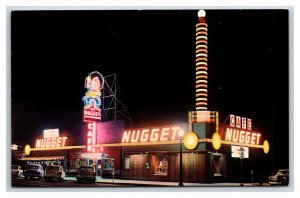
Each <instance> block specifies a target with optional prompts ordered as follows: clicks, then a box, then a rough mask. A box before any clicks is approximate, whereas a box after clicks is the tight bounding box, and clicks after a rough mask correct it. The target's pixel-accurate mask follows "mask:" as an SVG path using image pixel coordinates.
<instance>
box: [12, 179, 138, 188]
mask: <svg viewBox="0 0 300 198" xmlns="http://www.w3.org/2000/svg"><path fill="white" fill-rule="evenodd" d="M11 184H12V187H75V188H76V187H102V186H103V187H108V186H118V187H120V186H126V187H129V186H134V185H132V184H113V183H99V182H96V183H92V182H80V183H77V181H74V180H64V181H47V182H46V181H45V180H43V179H42V180H41V179H24V178H12V179H11Z"/></svg>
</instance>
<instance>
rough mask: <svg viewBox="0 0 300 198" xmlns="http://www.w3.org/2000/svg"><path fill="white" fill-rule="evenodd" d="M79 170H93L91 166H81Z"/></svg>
mask: <svg viewBox="0 0 300 198" xmlns="http://www.w3.org/2000/svg"><path fill="white" fill-rule="evenodd" d="M80 170H81V171H94V168H93V167H81V168H80Z"/></svg>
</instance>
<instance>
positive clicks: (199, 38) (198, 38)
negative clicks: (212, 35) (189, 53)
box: [196, 36, 207, 40]
mask: <svg viewBox="0 0 300 198" xmlns="http://www.w3.org/2000/svg"><path fill="white" fill-rule="evenodd" d="M201 39H205V40H207V36H197V37H196V40H201Z"/></svg>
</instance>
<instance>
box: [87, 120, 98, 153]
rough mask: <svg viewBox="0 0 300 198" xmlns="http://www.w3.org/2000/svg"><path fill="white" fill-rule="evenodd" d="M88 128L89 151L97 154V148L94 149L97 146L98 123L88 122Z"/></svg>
mask: <svg viewBox="0 0 300 198" xmlns="http://www.w3.org/2000/svg"><path fill="white" fill-rule="evenodd" d="M86 127H87V147H86V148H87V151H88V152H95V148H93V147H92V145H93V144H96V122H88V123H87V124H86Z"/></svg>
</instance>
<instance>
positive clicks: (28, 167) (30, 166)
mask: <svg viewBox="0 0 300 198" xmlns="http://www.w3.org/2000/svg"><path fill="white" fill-rule="evenodd" d="M27 169H39V166H37V165H29V166H27Z"/></svg>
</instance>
